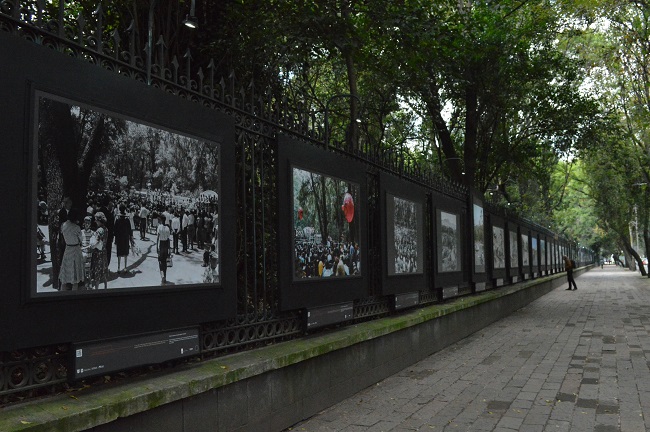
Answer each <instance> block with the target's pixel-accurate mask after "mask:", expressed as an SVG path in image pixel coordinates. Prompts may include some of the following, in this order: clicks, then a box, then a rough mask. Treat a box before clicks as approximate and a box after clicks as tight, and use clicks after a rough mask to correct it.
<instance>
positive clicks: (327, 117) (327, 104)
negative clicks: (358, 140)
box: [324, 93, 363, 147]
mask: <svg viewBox="0 0 650 432" xmlns="http://www.w3.org/2000/svg"><path fill="white" fill-rule="evenodd" d="M344 97H349V98H354V99H356V100H357V102H359V105H361V104H362V103H363V102H361V99H360V98H359V96H357V95H353V94H351V93H342V94H336V95H334V96H332V97H331V98H329V99H328V100H327V102H326V103H325V134H324V135H325V136H324V141H325V147H327V146H329V143H330V136H329V128H330V127H329V106H330V103H331V102H332V101H333V100H334V99H338V98H344ZM355 120H356V122H357V123H360V122H361V121H360V120H359V119H355Z"/></svg>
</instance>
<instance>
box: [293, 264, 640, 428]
mask: <svg viewBox="0 0 650 432" xmlns="http://www.w3.org/2000/svg"><path fill="white" fill-rule="evenodd" d="M576 282H577V284H578V290H577V291H566V290H565V288H566V285H564V286H562V287H561V288H558V289H556V290H554V291H552V292H550V293H549V294H547V295H545V296H544V297H542V298H540V299H538V300H537V301H535V302H533V303H531V304H530V305H528V306H527V307H525V308H523V309H521V310H519V311H517V312H515V313H514V314H512V315H511V316H510V317H508V318H505V319H503V320H500V321H498V322H496V323H494V324H492V325H491V326H489V327H487V328H485V329H484V330H482V331H479V332H477V333H475V334H474V335H472V336H470V337H468V338H466V339H464V340H462V341H460V342H458V343H456V344H454V345H452V346H450V347H448V348H446V349H445V350H443V351H440V352H438V353H436V354H434V355H432V356H430V357H428V358H427V359H425V360H423V361H421V362H419V363H417V364H415V365H413V366H411V367H408V368H406V369H404V370H402V371H401V372H400V373H398V374H396V375H394V376H392V377H390V378H387V379H385V380H383V381H381V382H379V383H378V384H376V385H374V386H372V387H369V388H367V389H365V390H363V391H361V392H359V393H357V394H356V395H355V396H353V397H351V398H349V399H347V400H345V401H343V402H341V403H339V404H337V405H335V406H333V407H331V408H329V409H327V410H325V411H323V412H321V413H320V414H318V415H316V416H314V417H312V418H311V419H309V420H307V421H304V422H302V423H300V424H297V425H295V426H293V427H292V428H291V429H289V430H293V431H308V432H312V431H344V432H357V431H363V432H366V431H525V432H535V431H553V432H556V431H571V432H578V431H589V432H593V431H595V432H609V431H624V432H625V431H646V430H650V280H649V279H647V278H642V277H641V276H640V273H639V272H631V271H628V270H624V269H622V268H620V267H614V266H605V268H604V269H600V268H599V267H598V268H595V269H593V270H591V271H589V272H587V273H585V274H583V275H582V276H580V277H578V278H577V279H576Z"/></svg>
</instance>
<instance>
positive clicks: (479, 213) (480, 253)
mask: <svg viewBox="0 0 650 432" xmlns="http://www.w3.org/2000/svg"><path fill="white" fill-rule="evenodd" d="M472 208H473V218H472V220H473V221H474V224H473V225H474V272H475V273H484V272H485V218H484V214H483V207H482V206H480V205H478V204H476V203H474V204H473V206H472Z"/></svg>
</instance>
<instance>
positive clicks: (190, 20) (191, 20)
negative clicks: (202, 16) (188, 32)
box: [183, 0, 199, 29]
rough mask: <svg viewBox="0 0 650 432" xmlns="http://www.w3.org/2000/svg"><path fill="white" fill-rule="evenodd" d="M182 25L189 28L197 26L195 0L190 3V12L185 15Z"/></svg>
mask: <svg viewBox="0 0 650 432" xmlns="http://www.w3.org/2000/svg"><path fill="white" fill-rule="evenodd" d="M183 25H185V26H186V27H189V28H191V29H195V28H197V27H198V26H199V20H198V19H197V18H196V0H192V3H191V4H190V13H188V14H187V15H185V19H184V20H183Z"/></svg>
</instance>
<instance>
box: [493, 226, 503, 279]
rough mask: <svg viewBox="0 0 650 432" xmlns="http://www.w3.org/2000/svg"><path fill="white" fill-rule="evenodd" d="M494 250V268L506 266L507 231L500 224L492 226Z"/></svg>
mask: <svg viewBox="0 0 650 432" xmlns="http://www.w3.org/2000/svg"><path fill="white" fill-rule="evenodd" d="M492 251H493V253H494V268H495V269H502V268H506V249H505V231H504V229H503V228H501V227H498V226H493V227H492Z"/></svg>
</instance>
